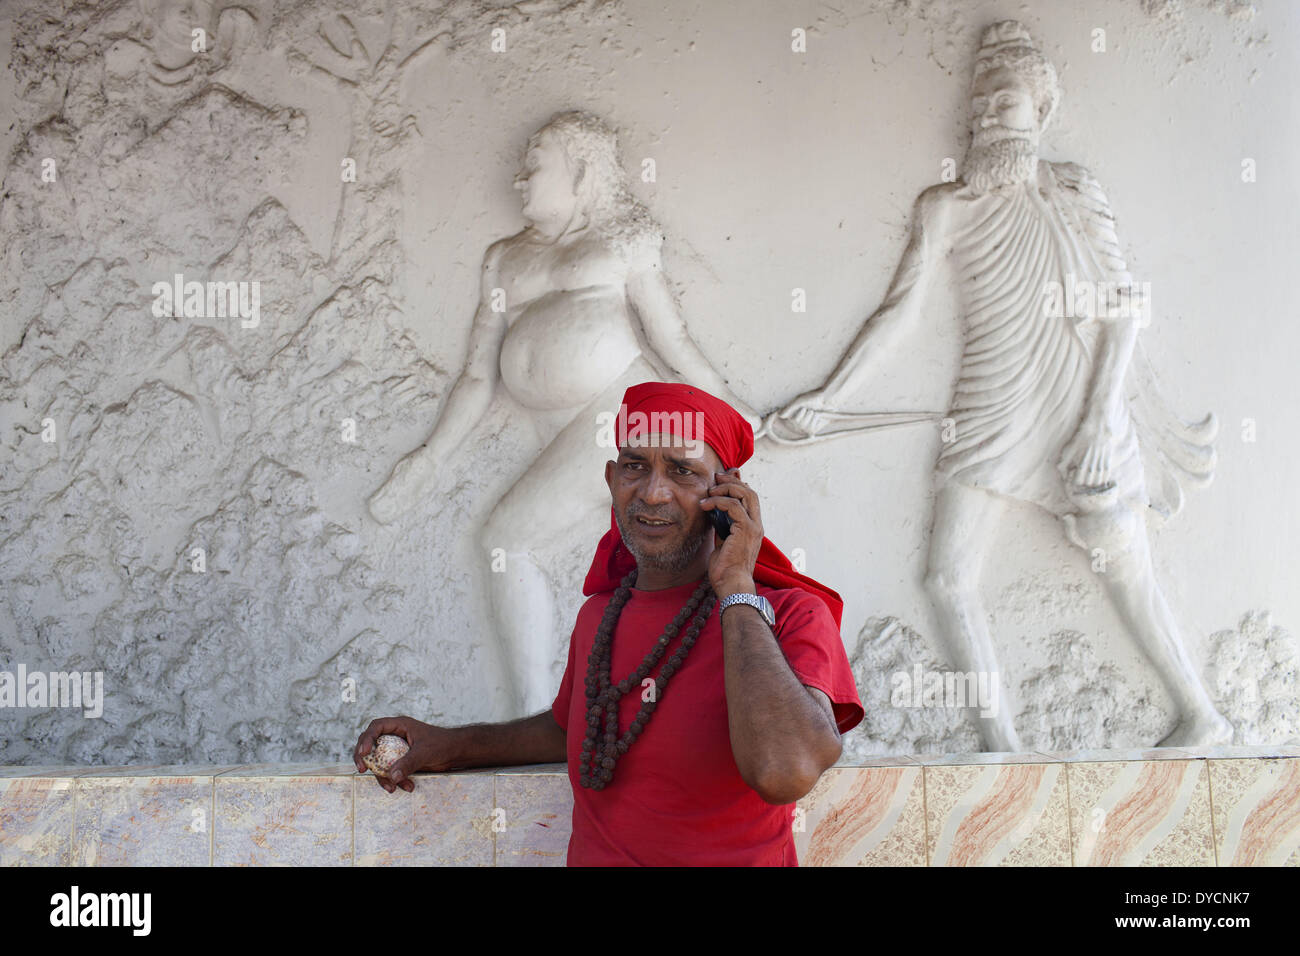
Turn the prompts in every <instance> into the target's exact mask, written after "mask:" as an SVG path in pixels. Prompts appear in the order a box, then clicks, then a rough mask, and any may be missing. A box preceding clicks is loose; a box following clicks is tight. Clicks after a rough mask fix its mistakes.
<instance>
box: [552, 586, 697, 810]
mask: <svg viewBox="0 0 1300 956" xmlns="http://www.w3.org/2000/svg"><path fill="white" fill-rule="evenodd" d="M635 581H636V570H635V569H634V570H632V571H630V572H629V573H628V575H627V576H626V577H625V578H623V581H622V583H620V584H619V586H618V589H617V590H616V591H615V592H614V597H613V598H612V599H611V600H610V602H609V604H608V605H606V607H605V614H604V616H603V617H602V618H601V621H600V627H598V628H597V629H596V637H595V639H594V640H593V641H592V645H591V654H590V655H588V657H587V681H586V686H587V734H586V736H585V737H584V738H583V741H582V754H581V756H580V757H579V758H578V780H579V782H580V783H581V784H582V785H583V786H584V787H587V788H588V789H591V790H604V789H605V787H606V786H607V785H608V784H609V782H610V781H611V780H612V779H614V766H615V765H616V764H617V763H618V758H619V757H621V756H623V754H625V753H627V751H628V748H629V747H631V746H632V743H633V741H635V740H636V738H637V737H638V736H639V735H640V734H641V731H642V730H643V729H644V728H645V725H646V724H647V723H648V722H649V721H650V715H651V714H652V713H654V709H655V706H656V704H657V703H658V702H659V698H660V697H662V696H663V693H664V690H665V689H666V688H667V687H668V681H669V679H670V678H671V677H672V676H673V674H674V673H676V672H677V670H678V668H680V667H681V666H682V663H683V662H684V661H685V660H686V655H687V654H689V653H690V651H691V648H692V647H694V646H695V642H696V640H697V639H698V638H699V636H700V631H702V630H703V629H704V625H705V623H706V622H707V621H708V619H709V615H710V614H712V613H713V606H714V605H715V604H716V603H717V601H718V598H717V595H715V594H714V593H713V588H712V587H711V586H710V585H709V579H708V576H707V575H706V576H705V578H704V580H703V581H701V582H700V586H699V587H697V588H696V589H695V591H694V593H692V594H691V596H690V598H689V599H688V600H687V602H686V605H685V606H684V607H683V608H682V609H681V610H680V611H678V612H677V616H676V617H674V618H673V619H672V621H671V622H669V624H668V626H667V627H666V628H664V632H663V634H662V635H661V636H660V638H659V640H657V641H656V642H655V645H654V647H652V648H651V649H650V652H649V653H648V654H646V656H645V659H644V660H643V661H642V662H641V666H639V667H638V668H637V669H636V670H635V671H633V672H632V674H631V675H630V676H628V677H626V678H625V679H623V680H621V681H619V682H618V683H617V684H612V683H611V682H610V660H611V657H612V651H613V645H614V629H615V627H616V626H617V625H618V618H619V615H620V614H622V613H623V606H624V605H625V604H627V602H628V599H629V598H631V596H632V585H633V583H635ZM697 609H698V610H697ZM692 613H694V614H695V619H694V620H693V621H691V626H690V627H689V628H688V629H687V631H686V635H685V636H684V637H683V638H682V646H681V647H679V648H678V649H677V653H676V654H674V655H673V656H672V657H670V658H669V659H668V663H666V664H665V665H664V666H663V670H661V671H660V672H659V676H658V677H656V678H655V680H654V691H653V693H651V694H650V699H649V700H643V701H642V703H641V710H640V711H639V712H638V713H637V715H636V717H635V718H634V719H633V720H632V725H631V726H630V727H629V728H628V730H627V733H625V734H624V735H623V736H622V738H620V737H619V736H618V704H619V700H620V699H621V698H622V697H623V696H624V695H625V694H626V693H627V692H628V691H630V690H631V689H632V688H634V687H636V688H639V687H641V682H642V681H643V680H645V678H646V676H647V675H648V674H649V673H650V670H651V668H653V667H654V666H655V665H656V664H657V663H659V659H660V658H662V657H663V656H664V650H665V649H666V648H667V647H668V644H669V643H670V642H671V641H672V639H673V638H674V637H675V636H676V635H677V632H678V631H679V630H681V627H682V625H683V624H685V623H686V620H687V618H689V617H690V616H691V614H692ZM602 715H603V717H604V723H605V732H604V735H603V737H601V740H600V742H599V743H598V742H597V734H598V728H599V727H600V724H601V717H602Z"/></svg>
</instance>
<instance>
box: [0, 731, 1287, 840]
mask: <svg viewBox="0 0 1300 956" xmlns="http://www.w3.org/2000/svg"><path fill="white" fill-rule="evenodd" d="M415 780H416V785H415V792H414V793H410V794H408V793H403V792H400V791H399V792H397V793H393V794H389V793H385V792H384V791H383V790H382V789H380V788H379V787H378V786H376V785H375V784H374V782H373V781H371V780H368V779H366V778H365V777H361V776H358V775H357V774H356V773H354V772H353V768H352V767H351V766H347V765H331V766H324V767H322V766H314V765H309V764H295V765H246V766H225V767H216V766H163V767H148V766H137V767H0V865H8V866H14V865H19V866H22V865H36V866H41V865H63V866H67V865H73V866H96V865H101V866H102V865H117V866H121V865H128V866H129V865H137V866H141V865H143V866H149V865H185V866H206V865H217V866H283V865H319V866H352V865H356V866H403V865H408V866H409V865H455V866H560V865H563V864H564V860H565V852H566V847H567V845H568V839H569V825H570V814H571V812H572V806H573V804H572V794H571V791H570V787H569V781H568V777H567V775H566V774H565V771H564V767H563V765H560V764H546V765H539V766H533V767H510V768H501V769H491V770H477V771H458V772H455V773H446V774H417V775H416V778H415ZM792 825H793V826H794V828H795V841H796V845H797V846H798V850H799V859H800V862H801V863H802V864H803V865H805V866H836V865H860V866H870V865H892V866H925V865H931V866H966V865H998V864H1003V865H1032V866H1071V865H1074V866H1137V865H1143V866H1161V865H1184V866H1216V865H1218V866H1252V865H1264V866H1279V865H1288V866H1295V865H1300V747H1289V746H1287V747H1271V748H1263V747H1226V748H1213V749H1207V750H1169V749H1165V750H1145V751H1082V752H1076V753H1025V754H987V753H986V754H941V755H920V756H900V757H881V758H878V759H872V760H867V761H864V762H862V763H861V764H860V765H856V766H851V767H849V766H837V767H833V768H831V769H830V770H828V771H827V772H826V773H825V774H824V775H823V776H822V779H821V780H820V781H819V782H818V784H817V786H816V787H815V788H814V790H813V792H812V793H810V794H809V795H808V796H807V797H805V798H804V799H803V800H801V801H800V802H799V810H798V811H797V812H796V816H795V819H794V821H793V824H792Z"/></svg>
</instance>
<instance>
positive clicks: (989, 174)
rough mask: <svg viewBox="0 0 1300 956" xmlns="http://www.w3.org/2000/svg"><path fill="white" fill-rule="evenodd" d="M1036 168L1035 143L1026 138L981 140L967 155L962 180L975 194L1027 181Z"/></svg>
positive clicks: (973, 145)
mask: <svg viewBox="0 0 1300 956" xmlns="http://www.w3.org/2000/svg"><path fill="white" fill-rule="evenodd" d="M1037 169H1038V140H1037V139H1036V138H1031V137H1028V136H997V137H996V138H994V137H987V138H986V137H981V136H979V135H977V136H976V137H975V141H974V142H972V143H971V147H970V149H969V150H968V151H967V153H966V162H965V165H964V166H963V167H962V179H963V180H964V181H965V183H966V185H967V186H969V187H970V188H971V189H972V190H974V191H975V192H977V193H987V192H990V191H992V190H994V189H997V188H999V187H1001V186H1007V185H1010V184H1013V183H1024V182H1028V181H1029V180H1030V178H1031V177H1032V176H1033V175H1034V173H1035V171H1036V170H1037Z"/></svg>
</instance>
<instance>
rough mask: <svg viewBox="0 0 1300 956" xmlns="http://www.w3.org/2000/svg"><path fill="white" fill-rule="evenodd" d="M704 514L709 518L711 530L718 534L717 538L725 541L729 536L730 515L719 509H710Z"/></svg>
mask: <svg viewBox="0 0 1300 956" xmlns="http://www.w3.org/2000/svg"><path fill="white" fill-rule="evenodd" d="M704 513H705V514H706V515H708V516H709V523H710V524H711V525H713V530H714V531H716V532H718V537H719V538H723V539H725V538H726V537H727V535H729V534H731V515H729V514H727V513H726V512H725V511H723V510H722V509H721V508H712V509H710V510H709V511H706V512H704Z"/></svg>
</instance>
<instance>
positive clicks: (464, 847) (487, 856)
mask: <svg viewBox="0 0 1300 956" xmlns="http://www.w3.org/2000/svg"><path fill="white" fill-rule="evenodd" d="M412 779H413V780H414V781H415V789H414V790H413V791H412V792H411V793H406V792H405V791H402V790H398V791H397V792H396V793H386V792H385V791H384V789H383V788H382V787H380V786H379V785H378V784H377V783H375V782H374V781H373V780H371V779H370V775H369V774H365V775H362V776H359V777H357V796H356V821H357V822H356V835H357V857H356V865H357V866H491V865H492V855H493V844H494V839H493V837H494V834H493V832H492V809H493V807H494V803H493V794H494V780H493V777H492V775H491V774H426V773H417V774H416V775H415V776H414V777H413V778H412Z"/></svg>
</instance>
